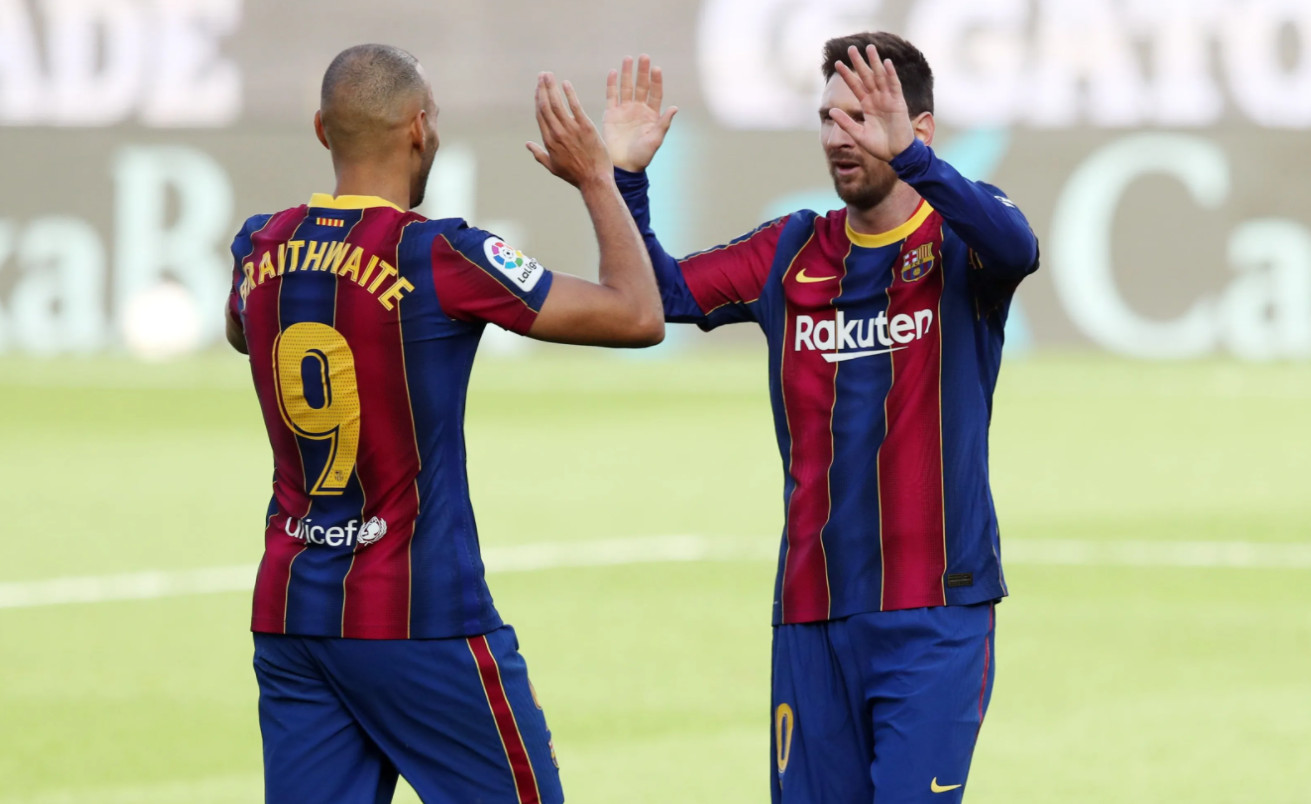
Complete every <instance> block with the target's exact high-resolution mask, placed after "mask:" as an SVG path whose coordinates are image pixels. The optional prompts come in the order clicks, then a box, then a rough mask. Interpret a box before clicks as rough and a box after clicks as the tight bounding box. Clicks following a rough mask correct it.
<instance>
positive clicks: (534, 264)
mask: <svg viewBox="0 0 1311 804" xmlns="http://www.w3.org/2000/svg"><path fill="white" fill-rule="evenodd" d="M483 253H484V254H486V255H487V261H488V262H490V263H491V264H492V267H493V268H495V269H496V270H498V271H500V272H501V273H503V274H505V276H506V277H507V278H508V279H509V280H510V281H511V282H513V283H514V284H515V285H517V286H519V288H520V289H522V290H523V292H525V293H527V292H528V291H530V290H532V289H533V288H535V287H537V283H538V281H540V280H541V278H542V274H544V273H545V272H546V269H545V268H543V267H542V264H541V263H540V262H538V261H537V260H534V259H533V258H532V257H529V256H526V255H525V254H524V253H523V252H522V251H519V250H518V249H514V248H510V247H509V246H508V245H506V244H505V241H503V240H501V239H499V238H496V237H489V238H487V239H486V240H485V241H483Z"/></svg>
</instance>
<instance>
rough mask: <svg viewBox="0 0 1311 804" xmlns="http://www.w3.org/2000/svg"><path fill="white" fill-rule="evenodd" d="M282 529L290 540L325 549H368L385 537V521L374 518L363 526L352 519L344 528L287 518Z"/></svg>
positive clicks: (309, 520) (308, 520)
mask: <svg viewBox="0 0 1311 804" xmlns="http://www.w3.org/2000/svg"><path fill="white" fill-rule="evenodd" d="M282 529H283V531H284V532H285V533H286V534H287V535H288V536H290V537H291V538H293V539H295V540H296V541H300V542H305V543H306V544H317V545H323V546H326V547H354V546H355V545H356V544H359V545H360V546H361V547H368V546H369V545H371V544H373V543H374V542H376V541H378V540H379V539H381V538H382V537H383V536H386V535H387V520H385V519H383V518H381V517H376V516H375V517H373V518H371V519H370V520H369V521H368V522H364V523H363V524H361V522H360V520H358V519H352V520H351V521H349V522H347V523H346V525H345V526H344V527H343V526H341V525H333V526H332V527H324V526H323V525H316V524H314V520H312V519H308V518H307V519H296V518H295V517H290V516H289V517H287V523H286V524H285V525H283V527H282Z"/></svg>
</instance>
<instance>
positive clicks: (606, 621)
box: [0, 349, 1311, 804]
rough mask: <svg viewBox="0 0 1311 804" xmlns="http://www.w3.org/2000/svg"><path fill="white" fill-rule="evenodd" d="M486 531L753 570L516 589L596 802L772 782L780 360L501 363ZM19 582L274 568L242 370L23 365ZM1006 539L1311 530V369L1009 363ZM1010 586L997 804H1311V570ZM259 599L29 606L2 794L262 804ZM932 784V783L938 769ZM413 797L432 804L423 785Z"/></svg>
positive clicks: (1165, 537)
mask: <svg viewBox="0 0 1311 804" xmlns="http://www.w3.org/2000/svg"><path fill="white" fill-rule="evenodd" d="M467 430H468V441H469V452H470V474H471V482H472V487H473V496H474V505H475V510H476V511H477V512H478V516H479V524H480V528H481V531H482V539H483V543H484V545H485V546H487V547H509V546H513V545H526V544H532V543H536V542H553V543H558V542H569V541H574V540H577V541H580V542H585V541H593V540H599V539H621V538H629V537H660V536H664V535H677V534H694V535H698V536H704V537H706V538H708V539H725V540H731V542H732V543H733V544H743V543H747V544H750V543H754V541H756V540H758V542H759V544H760V545H761V550H760V552H759V553H757V554H756V556H757V557H752V556H750V555H746V554H744V555H743V556H742V557H741V558H738V559H732V558H729V559H724V560H716V561H707V562H683V563H645V564H629V565H623V566H608V567H592V568H559V569H546V570H541V571H535V572H517V573H500V574H494V575H493V576H492V578H491V585H492V591H493V593H494V594H495V595H496V599H497V602H498V604H499V606H500V608H501V610H502V613H503V614H504V616H505V617H506V619H507V620H508V621H509V622H511V623H513V624H514V625H515V626H516V628H517V630H518V632H519V635H520V639H521V643H522V649H523V652H524V654H525V656H526V657H527V659H528V662H529V667H530V668H531V671H532V673H533V677H534V680H535V683H536V686H537V689H538V691H539V693H540V697H541V699H542V702H543V704H544V705H545V707H546V713H547V717H548V719H549V722H550V724H551V726H552V729H553V731H554V734H555V743H556V748H557V751H558V754H559V758H560V763H561V773H562V775H563V780H564V784H565V791H566V794H567V795H568V797H569V799H570V801H573V802H611V801H625V802H670V801H678V802H714V804H731V803H733V802H759V801H764V800H767V796H768V763H769V761H770V756H769V747H768V746H769V739H768V731H767V729H768V728H769V723H770V716H769V705H768V681H769V636H770V634H769V631H770V629H769V614H770V595H771V593H772V576H773V571H774V567H773V564H772V562H770V561H769V560H768V559H767V558H760V557H758V556H760V555H767V554H768V553H769V552H770V551H771V550H772V549H773V548H774V547H775V545H776V541H777V538H778V532H779V522H780V516H781V510H782V506H781V477H780V474H781V472H780V467H779V460H778V456H777V453H776V451H775V447H774V444H773V433H772V429H771V424H770V419H769V410H768V401H767V395H766V388H765V365H764V355H763V351H759V350H754V351H751V352H741V353H739V352H720V351H700V352H697V351H689V352H687V353H684V354H682V355H679V356H678V357H677V359H674V358H669V359H663V358H661V357H659V356H657V357H656V358H645V357H643V358H636V359H635V358H630V357H626V356H617V355H614V354H607V353H600V352H587V351H583V350H563V349H544V350H540V351H536V352H534V353H533V356H532V357H531V358H503V359H480V362H479V365H478V367H477V368H476V370H475V372H474V383H473V387H472V390H471V395H470V402H469V420H468V427H467ZM0 455H3V490H4V500H5V503H6V504H5V506H4V514H5V520H4V524H5V528H4V531H5V534H4V556H5V558H4V561H3V562H0V585H4V584H10V585H12V584H13V583H16V582H25V581H36V580H41V579H49V578H54V577H60V576H76V575H103V574H114V573H125V572H134V571H141V570H148V569H158V570H181V569H188V568H201V567H211V566H227V565H234V564H244V563H253V562H254V561H255V560H257V558H258V555H259V549H260V536H259V528H260V521H261V514H262V511H263V508H264V505H265V502H266V497H267V493H268V476H269V456H268V447H267V442H266V440H265V436H264V434H263V432H262V429H261V425H260V421H259V418H258V414H257V410H256V407H255V403H254V397H253V393H252V391H251V390H250V384H249V377H248V375H247V372H246V368H245V364H244V362H243V361H242V360H240V359H239V358H238V357H236V356H235V355H225V354H213V355H205V356H203V357H201V358H198V359H196V360H193V361H189V362H187V363H181V364H169V365H157V366H147V365H138V364H134V363H130V362H127V361H125V360H119V359H110V358H100V359H94V360H91V359H86V360H78V359H70V358H62V359H58V360H53V361H47V362H38V361H32V360H20V359H14V358H9V359H5V360H3V361H0ZM992 466H993V484H994V490H995V493H996V497H997V501H998V506H999V511H1000V517H1001V522H1002V540H1003V558H1005V557H1006V546H1007V545H1012V546H1013V549H1014V552H1015V554H1016V555H1023V550H1022V549H1021V548H1022V547H1023V546H1024V545H1025V544H1026V543H1028V542H1030V541H1033V542H1036V540H1044V541H1046V540H1078V541H1081V542H1091V543H1101V542H1107V543H1110V542H1114V543H1134V544H1139V543H1146V544H1149V545H1156V546H1160V547H1162V549H1164V550H1166V554H1169V550H1170V549H1171V548H1170V545H1176V546H1179V547H1180V549H1181V550H1183V551H1184V552H1185V553H1186V550H1187V549H1191V548H1189V547H1188V546H1189V545H1191V544H1193V543H1195V542H1208V541H1221V542H1242V543H1248V544H1255V545H1257V547H1259V548H1267V547H1268V548H1272V549H1277V550H1279V549H1292V550H1297V549H1300V548H1298V547H1297V545H1298V544H1302V545H1306V544H1308V543H1311V490H1309V489H1311V486H1309V485H1308V482H1309V480H1311V370H1308V367H1307V366H1306V365H1296V364H1276V365H1256V366H1254V365H1240V364H1236V363H1229V362H1204V363H1189V364H1170V365H1164V364H1149V363H1128V362H1120V361H1116V360H1112V359H1109V358H1103V357H1090V356H1069V355H1038V356H1033V357H1027V358H1024V359H1011V360H1008V361H1007V365H1006V366H1005V367H1004V368H1003V371H1002V380H1001V386H1000V389H999V392H998V395H997V401H996V413H995V417H994V424H993V431H992ZM1186 563H1187V562H1186V561H1184V562H1181V565H1180V566H1169V565H1168V562H1166V564H1167V565H1163V566H1132V565H1130V563H1125V562H1122V563H1116V562H1114V561H1104V562H1091V563H1087V564H1082V565H1081V564H1079V563H1077V562H1073V563H1068V564H1063V565H1058V564H1051V563H1043V562H1039V561H1013V562H1010V563H1009V564H1008V577H1009V580H1010V584H1011V592H1012V596H1011V598H1010V599H1009V600H1008V601H1007V602H1006V603H1004V604H1003V605H1002V606H1001V607H1000V608H999V609H998V676H997V686H996V691H995V694H994V697H993V702H992V709H991V711H990V713H989V715H988V719H987V721H986V723H985V725H984V728H983V733H982V739H981V742H980V745H979V748H978V751H977V753H976V755H975V762H974V770H973V773H972V775H971V777H970V782H969V788H968V790H969V795H968V797H967V799H966V800H967V801H969V802H971V804H1002V803H1003V802H1004V803H1005V804H1024V803H1026V802H1034V803H1035V804H1036V803H1037V802H1044V803H1045V802H1054V801H1060V802H1066V803H1070V804H1073V803H1078V802H1088V803H1089V804H1093V803H1094V802H1095V803H1096V804H1105V802H1165V801H1189V802H1194V804H1221V803H1222V802H1223V803H1226V804H1227V803H1232V804H1248V803H1249V802H1250V803H1252V804H1295V803H1300V802H1309V801H1311V787H1308V782H1307V778H1306V777H1307V772H1308V771H1311V567H1308V566H1306V565H1302V566H1298V567H1293V568H1285V569H1274V568H1266V569H1252V568H1239V567H1228V566H1205V567H1190V566H1185V565H1182V564H1186ZM248 606H249V598H248V595H247V594H244V593H235V592H234V593H219V594H207V595H191V596H177V597H168V598H162V599H154V600H139V601H123V602H100V603H87V604H70V605H54V606H40V607H25V608H7V609H5V608H0V804H17V803H18V802H27V803H29V804H66V803H67V804H73V803H78V804H80V803H81V802H90V803H91V804H137V803H138V802H139V803H141V804H173V803H174V802H187V804H227V803H228V802H232V803H233V804H235V803H236V802H251V801H258V800H259V799H260V789H261V788H260V744H259V733H258V728H257V725H256V718H255V697H256V689H255V682H254V678H253V675H252V673H251V670H250V654H251V642H250V637H249V635H248V633H247V631H246V627H247V618H248V613H249V612H248ZM925 783H926V785H927V783H928V780H927V779H926V780H925ZM397 800H398V801H413V800H414V798H413V796H412V794H411V793H409V792H407V791H403V792H401V793H399V794H398V796H397Z"/></svg>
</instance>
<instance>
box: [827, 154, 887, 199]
mask: <svg viewBox="0 0 1311 804" xmlns="http://www.w3.org/2000/svg"><path fill="white" fill-rule="evenodd" d="M860 163H861V168H860V170H858V171H856V173H854V174H852V175H850V176H846V177H841V176H838V169H837V166H836V165H834V164H833V162H832V161H830V162H829V176H831V177H832V179H833V189H834V190H836V191H837V194H838V198H841V199H842V201H843V203H846V204H848V205H850V206H853V207H855V208H857V209H873V208H874V207H877V206H878V205H879V204H881V203H883V200H884V199H885V198H887V197H888V195H889V194H890V193H891V192H892V189H893V188H894V187H896V186H897V173H896V171H894V170H893V169H892V166H890V165H888V164H887V163H886V162H882V161H878V160H869V159H862V160H860Z"/></svg>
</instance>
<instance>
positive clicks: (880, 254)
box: [602, 33, 1038, 804]
mask: <svg viewBox="0 0 1311 804" xmlns="http://www.w3.org/2000/svg"><path fill="white" fill-rule="evenodd" d="M633 68H634V65H633V62H632V60H631V59H626V60H625V61H624V63H623V67H622V69H621V70H620V71H618V72H617V73H614V72H612V73H611V74H610V77H609V79H608V81H607V92H606V94H607V107H606V113H605V118H604V121H603V125H602V131H603V133H604V136H605V139H606V144H607V146H608V147H609V149H610V155H611V159H612V160H613V161H614V163H615V166H616V174H617V177H618V181H619V186H620V189H621V190H622V191H623V194H624V198H625V200H626V201H627V202H628V207H629V209H630V211H631V212H632V214H633V217H634V219H635V220H636V221H637V223H638V226H639V228H640V229H641V230H642V233H643V237H644V238H645V241H646V245H647V248H648V250H649V251H650V253H651V258H652V262H653V265H654V268H655V272H656V279H657V281H658V282H659V285H660V292H661V297H662V299H663V301H664V307H665V316H666V319H667V320H669V321H681V322H693V323H696V324H698V325H699V326H700V327H701V328H703V329H707V330H708V329H712V328H714V327H717V326H720V325H722V324H729V323H736V322H745V321H751V322H755V323H756V324H757V325H758V326H759V327H760V328H761V330H762V331H763V333H764V335H765V340H766V344H767V346H768V352H769V378H770V380H769V385H770V399H771V402H772V403H773V410H774V425H775V432H776V435H777V438H778V445H779V453H780V456H781V458H782V461H783V469H784V479H783V499H784V520H785V521H784V526H783V535H782V543H781V546H780V550H779V562H778V575H777V580H776V584H775V594H774V617H773V622H774V626H775V628H774V647H773V674H772V675H773V682H772V685H773V691H772V698H773V717H772V726H773V749H774V751H773V754H774V756H773V786H772V790H773V799H774V801H776V802H789V803H791V802H815V803H817V804H818V803H819V802H822V803H823V804H840V803H842V802H852V803H853V804H854V802H862V804H868V802H870V801H875V802H878V803H879V804H902V803H903V802H926V804H927V803H928V802H933V803H934V804H946V803H947V802H959V801H960V800H961V798H962V797H963V795H964V789H965V783H966V776H967V774H968V772H969V766H970V760H971V757H972V754H973V750H974V745H975V741H976V739H977V736H978V732H979V728H980V726H981V724H982V721H983V716H984V712H985V711H986V709H987V706H988V701H989V698H990V696H991V691H992V682H993V678H994V672H995V651H994V644H995V643H994V632H995V628H994V625H995V624H994V619H993V617H994V605H995V603H996V602H997V601H998V600H1000V599H1001V598H1002V597H1004V596H1005V595H1006V593H1007V591H1006V584H1005V581H1004V579H1003V576H1002V568H1001V561H1000V544H999V534H998V527H997V518H996V513H995V511H994V507H993V501H992V495H991V492H990V489H989V481H988V459H987V456H988V423H989V419H990V415H991V408H992V393H993V389H994V388H995V386H996V382H997V376H998V371H999V369H1000V364H1001V353H1002V340H1003V331H1004V325H1005V323H1006V316H1007V311H1008V309H1009V306H1010V301H1011V297H1012V295H1013V293H1014V292H1015V289H1016V286H1017V285H1018V284H1019V282H1020V280H1021V279H1023V278H1024V277H1025V276H1026V275H1028V274H1029V273H1032V272H1033V271H1034V270H1036V269H1037V267H1038V242H1037V239H1036V237H1035V236H1034V235H1033V232H1032V231H1031V230H1030V228H1029V225H1028V223H1027V222H1026V221H1025V219H1024V216H1023V215H1022V214H1021V213H1020V212H1019V210H1018V209H1017V208H1016V206H1015V205H1014V204H1013V203H1012V202H1011V201H1010V200H1008V199H1007V198H1006V197H1005V196H1004V195H1003V194H1002V193H1001V192H1000V191H999V190H998V189H997V188H995V187H991V186H989V185H985V184H980V183H977V182H972V181H969V180H967V179H965V178H964V177H962V176H961V175H960V174H959V173H958V172H957V171H956V170H954V169H953V168H952V167H951V166H950V165H948V164H947V163H945V162H943V161H942V160H941V159H938V158H937V156H936V155H935V154H934V153H933V150H932V148H931V145H932V143H933V137H934V119H933V74H932V71H931V70H930V68H929V65H928V63H927V62H926V60H925V59H924V57H923V55H922V54H921V53H920V52H919V51H918V50H917V49H916V48H915V47H914V46H913V45H911V44H910V43H909V42H906V41H905V40H903V39H901V38H900V37H897V36H894V35H892V34H888V33H863V34H856V35H853V36H847V37H841V38H837V39H833V40H830V41H829V42H828V43H827V44H826V45H825V48H824V61H823V72H824V77H825V79H826V81H827V83H826V85H825V87H824V91H823V94H822V96H821V97H820V101H819V123H820V144H821V146H822V147H823V150H824V154H825V156H826V157H827V159H828V164H829V172H830V175H831V176H832V178H833V183H834V187H835V189H836V190H837V193H838V196H839V197H840V198H841V199H842V201H843V202H845V205H846V206H845V208H844V209H840V210H836V211H832V212H828V213H827V214H823V215H820V214H816V213H815V212H812V211H809V210H802V211H799V212H795V213H793V214H791V215H788V216H785V217H783V218H779V219H777V220H774V221H770V222H768V223H765V224H764V225H762V226H761V227H759V228H758V229H756V230H754V231H752V232H749V233H747V234H746V235H744V236H742V237H740V238H738V239H736V240H734V241H732V242H731V243H728V244H725V245H722V246H718V247H715V248H712V249H709V250H707V251H703V252H700V253H697V254H693V255H690V256H688V257H685V258H683V259H674V258H673V257H671V256H670V255H669V254H667V253H666V252H665V250H664V249H663V248H662V247H661V245H660V243H659V241H658V239H657V238H656V236H655V234H654V233H653V231H652V228H651V216H650V206H649V203H648V200H647V188H648V182H647V177H646V175H645V173H644V171H645V168H646V167H647V165H648V164H649V163H650V162H651V160H652V158H653V157H654V156H655V153H656V152H657V150H658V149H659V147H660V145H661V143H662V142H663V140H664V136H665V134H666V132H667V131H668V130H669V126H670V124H671V122H672V118H673V109H669V110H662V104H663V95H664V86H663V83H664V82H663V77H662V75H661V73H660V71H659V70H658V69H655V68H652V67H651V65H650V60H649V59H648V58H647V57H645V56H643V57H642V58H640V59H639V60H638V62H637V64H636V74H635V75H633V74H632V73H633Z"/></svg>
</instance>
